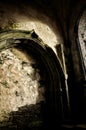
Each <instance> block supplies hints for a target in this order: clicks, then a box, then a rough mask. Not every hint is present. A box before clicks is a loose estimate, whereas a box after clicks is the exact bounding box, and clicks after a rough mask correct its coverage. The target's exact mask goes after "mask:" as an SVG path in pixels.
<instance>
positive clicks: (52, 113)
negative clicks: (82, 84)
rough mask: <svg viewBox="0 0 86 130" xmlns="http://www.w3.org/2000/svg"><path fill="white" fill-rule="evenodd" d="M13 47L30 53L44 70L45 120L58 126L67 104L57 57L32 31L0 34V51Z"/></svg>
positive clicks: (11, 31) (62, 74) (63, 77)
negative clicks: (20, 47)
mask: <svg viewBox="0 0 86 130" xmlns="http://www.w3.org/2000/svg"><path fill="white" fill-rule="evenodd" d="M15 46H22V47H23V49H26V50H27V52H31V54H32V55H34V56H35V58H37V60H38V61H40V63H41V65H43V66H42V69H45V70H46V75H47V76H46V77H47V86H46V93H45V98H46V108H45V109H46V112H45V113H46V115H47V117H46V120H47V122H48V123H50V122H51V121H52V124H53V123H54V124H55V122H57V123H58V124H59V123H60V122H61V121H62V118H63V116H64V114H63V113H64V111H65V108H67V106H66V105H68V104H66V103H67V99H66V97H65V96H66V88H65V75H64V72H63V70H62V68H61V65H60V63H59V59H58V57H57V56H56V55H55V53H54V51H53V50H52V49H51V48H50V47H49V46H48V45H46V44H44V43H43V41H42V40H41V39H40V38H39V36H38V35H37V34H36V33H35V31H34V30H31V31H23V30H7V31H3V32H1V33H0V51H2V50H5V49H8V48H12V47H15ZM43 67H44V68H43ZM64 97H65V98H64ZM64 101H65V104H64V103H63V102H64ZM64 106H66V107H64Z"/></svg>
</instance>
